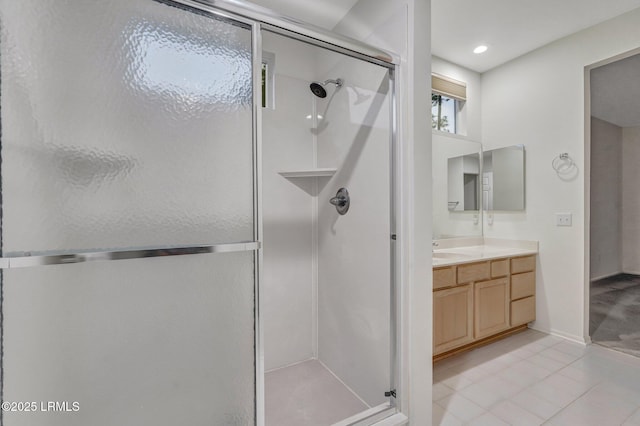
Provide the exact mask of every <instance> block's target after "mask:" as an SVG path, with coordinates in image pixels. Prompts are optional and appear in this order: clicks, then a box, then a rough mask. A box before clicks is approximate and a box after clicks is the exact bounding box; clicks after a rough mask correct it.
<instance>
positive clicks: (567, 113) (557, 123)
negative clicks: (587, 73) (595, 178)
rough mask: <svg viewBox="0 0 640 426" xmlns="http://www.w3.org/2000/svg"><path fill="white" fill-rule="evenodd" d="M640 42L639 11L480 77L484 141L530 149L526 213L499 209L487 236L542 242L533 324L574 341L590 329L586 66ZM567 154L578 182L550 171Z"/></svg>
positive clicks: (600, 25) (559, 42)
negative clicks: (568, 222) (564, 221)
mask: <svg viewBox="0 0 640 426" xmlns="http://www.w3.org/2000/svg"><path fill="white" fill-rule="evenodd" d="M639 45H640V10H635V11H632V12H629V13H627V14H624V15H622V16H620V17H618V18H615V19H612V20H610V21H607V22H604V23H602V24H599V25H597V26H594V27H592V28H589V29H586V30H584V31H580V32H578V33H576V34H573V35H571V36H568V37H566V38H564V39H561V40H559V41H556V42H554V43H551V44H549V45H547V46H545V47H542V48H540V49H538V50H535V51H534V52H531V53H529V54H526V55H524V56H521V57H519V58H517V59H515V60H513V61H511V62H509V63H507V64H504V65H502V66H500V67H497V68H495V69H493V70H491V71H488V72H486V73H485V74H483V76H482V135H483V138H482V140H483V144H485V145H487V147H489V148H491V147H501V146H508V145H513V144H524V145H525V149H526V151H527V155H526V171H527V172H526V173H527V176H526V188H527V194H526V205H527V210H526V212H524V213H518V214H495V215H494V224H493V225H492V226H486V228H485V235H486V236H488V237H506V238H522V239H529V240H539V241H540V254H539V256H538V273H537V295H538V298H537V300H538V304H537V312H536V314H537V321H536V323H535V327H536V328H538V329H541V330H544V331H551V332H555V333H557V334H560V335H564V336H567V337H570V338H573V339H576V340H583V339H584V338H585V337H586V336H587V334H588V328H587V324H588V321H585V304H586V302H587V300H586V298H585V293H586V285H587V283H588V276H587V275H586V274H585V270H586V267H587V265H586V262H585V257H586V255H587V254H586V253H585V243H586V242H587V237H586V236H585V233H586V232H588V230H586V229H585V202H586V190H587V184H586V183H585V172H587V171H588V170H587V167H588V163H587V160H586V159H587V158H588V157H586V156H585V126H587V125H588V124H589V123H588V122H586V123H585V96H584V93H585V81H584V68H585V66H587V65H590V64H593V63H595V62H598V61H601V60H603V59H606V58H609V57H611V56H614V55H617V54H620V53H622V52H625V51H629V50H631V49H634V48H637V47H638V46H639ZM561 152H568V153H569V155H570V156H571V157H572V158H573V159H574V161H575V162H576V163H577V166H578V169H579V175H578V176H577V178H576V179H574V180H570V181H564V180H561V179H560V178H559V177H558V176H557V175H556V173H555V172H554V170H553V169H552V168H551V161H552V160H553V158H554V157H556V156H557V155H558V154H559V153H561ZM556 212H572V213H573V226H572V227H565V228H558V227H556V226H555V215H554V214H555V213H556Z"/></svg>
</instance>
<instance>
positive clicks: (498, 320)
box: [433, 255, 536, 358]
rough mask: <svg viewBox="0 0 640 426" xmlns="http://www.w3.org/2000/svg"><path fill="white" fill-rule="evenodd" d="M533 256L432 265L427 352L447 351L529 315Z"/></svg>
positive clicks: (499, 332) (503, 331)
mask: <svg viewBox="0 0 640 426" xmlns="http://www.w3.org/2000/svg"><path fill="white" fill-rule="evenodd" d="M535 264H536V256H535V255H531V256H520V257H511V258H500V259H492V260H487V261H482V262H473V263H465V264H458V265H449V266H443V267H436V268H434V269H433V289H434V292H433V354H434V358H442V357H446V356H449V355H450V354H452V353H455V352H457V351H459V350H465V349H466V348H470V347H474V346H476V345H480V344H483V343H485V342H487V341H491V340H494V339H496V338H498V337H500V336H503V335H508V334H509V333H511V332H513V331H516V330H518V329H521V328H522V327H524V326H526V324H527V323H529V322H531V321H533V320H535Z"/></svg>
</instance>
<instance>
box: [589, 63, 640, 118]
mask: <svg viewBox="0 0 640 426" xmlns="http://www.w3.org/2000/svg"><path fill="white" fill-rule="evenodd" d="M638 81H640V55H635V56H631V57H628V58H626V59H622V60H620V61H616V62H613V63H611V64H608V65H605V66H602V67H599V68H595V69H593V70H591V115H592V116H594V117H598V118H599V119H601V120H604V121H608V122H609V123H613V124H615V125H617V126H620V127H638V126H640V115H639V114H638V111H640V84H638Z"/></svg>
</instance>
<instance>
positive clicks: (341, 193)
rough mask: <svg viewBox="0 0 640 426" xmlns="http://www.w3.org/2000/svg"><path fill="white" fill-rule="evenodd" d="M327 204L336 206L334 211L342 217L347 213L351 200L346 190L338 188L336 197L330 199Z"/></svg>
mask: <svg viewBox="0 0 640 426" xmlns="http://www.w3.org/2000/svg"><path fill="white" fill-rule="evenodd" d="M329 202H330V203H331V204H332V205H334V206H336V210H337V211H338V213H339V214H341V215H343V214H345V213H347V212H348V211H349V206H350V205H351V198H350V197H349V191H347V188H340V189H338V192H337V193H336V196H335V197H333V198H331V199H330V200H329Z"/></svg>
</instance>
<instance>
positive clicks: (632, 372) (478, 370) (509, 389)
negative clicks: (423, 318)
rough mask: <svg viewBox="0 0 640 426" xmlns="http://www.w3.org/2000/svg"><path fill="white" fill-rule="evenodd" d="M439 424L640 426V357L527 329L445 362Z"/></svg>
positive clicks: (437, 375)
mask: <svg viewBox="0 0 640 426" xmlns="http://www.w3.org/2000/svg"><path fill="white" fill-rule="evenodd" d="M433 378H434V383H433V424H434V425H466V424H469V425H491V426H499V425H523V426H527V425H542V424H544V425H553V426H573V425H575V426H589V425H594V426H609V425H625V426H627V425H640V358H636V357H633V356H630V355H627V354H623V353H620V352H616V351H613V350H610V349H607V348H603V347H601V346H599V345H589V346H586V347H585V346H583V345H579V344H577V343H572V342H568V341H566V340H563V339H560V338H558V337H554V336H550V335H547V334H544V333H539V332H537V331H534V330H527V331H525V332H523V333H520V334H517V335H514V336H511V337H508V338H506V339H504V340H501V341H499V342H496V343H493V344H491V345H488V346H485V347H483V348H479V349H476V350H474V351H471V352H468V353H466V354H462V355H459V356H456V357H452V358H449V359H446V360H444V361H441V362H439V363H437V364H436V365H435V366H434V371H433Z"/></svg>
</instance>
